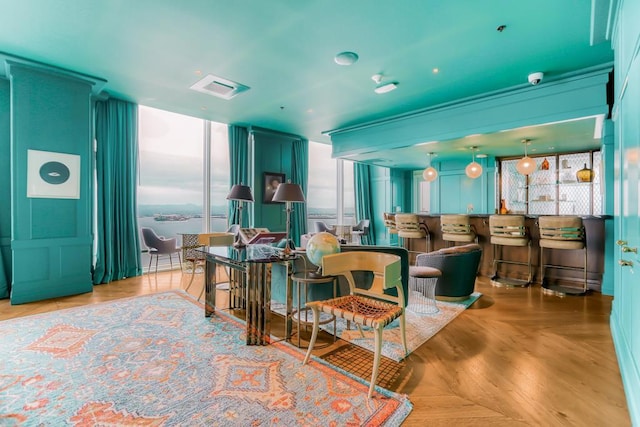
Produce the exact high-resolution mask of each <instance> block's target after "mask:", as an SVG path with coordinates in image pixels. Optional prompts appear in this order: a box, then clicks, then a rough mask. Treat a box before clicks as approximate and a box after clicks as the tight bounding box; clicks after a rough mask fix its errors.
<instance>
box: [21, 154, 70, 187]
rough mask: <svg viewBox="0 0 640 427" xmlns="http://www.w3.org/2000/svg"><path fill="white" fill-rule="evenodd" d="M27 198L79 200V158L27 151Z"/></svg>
mask: <svg viewBox="0 0 640 427" xmlns="http://www.w3.org/2000/svg"><path fill="white" fill-rule="evenodd" d="M27 197H33V198H46V199H79V198H80V156H78V155H76V154H65V153H54V152H51V151H39V150H27Z"/></svg>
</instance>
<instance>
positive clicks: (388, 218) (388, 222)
mask: <svg viewBox="0 0 640 427" xmlns="http://www.w3.org/2000/svg"><path fill="white" fill-rule="evenodd" d="M384 226H385V227H387V228H393V229H395V228H396V216H395V215H394V214H390V213H386V212H385V213H384Z"/></svg>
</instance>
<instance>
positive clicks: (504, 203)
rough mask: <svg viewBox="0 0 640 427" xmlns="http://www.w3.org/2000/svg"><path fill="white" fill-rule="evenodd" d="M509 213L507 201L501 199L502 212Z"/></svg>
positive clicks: (503, 213)
mask: <svg viewBox="0 0 640 427" xmlns="http://www.w3.org/2000/svg"><path fill="white" fill-rule="evenodd" d="M506 213H507V202H506V201H505V200H504V199H501V200H500V214H502V215H505V214H506Z"/></svg>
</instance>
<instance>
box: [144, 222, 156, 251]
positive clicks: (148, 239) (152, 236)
mask: <svg viewBox="0 0 640 427" xmlns="http://www.w3.org/2000/svg"><path fill="white" fill-rule="evenodd" d="M142 241H143V242H144V245H145V246H146V247H147V248H148V249H157V247H158V242H159V241H160V238H159V237H158V235H157V234H156V233H155V231H153V230H152V229H150V228H148V227H142Z"/></svg>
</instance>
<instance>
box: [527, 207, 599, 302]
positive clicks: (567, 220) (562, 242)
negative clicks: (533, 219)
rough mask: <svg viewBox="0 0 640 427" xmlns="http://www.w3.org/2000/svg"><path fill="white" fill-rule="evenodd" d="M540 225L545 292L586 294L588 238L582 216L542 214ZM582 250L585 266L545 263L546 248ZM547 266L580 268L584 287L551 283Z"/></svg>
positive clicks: (541, 270) (542, 280) (541, 273)
mask: <svg viewBox="0 0 640 427" xmlns="http://www.w3.org/2000/svg"><path fill="white" fill-rule="evenodd" d="M538 225H539V227H540V283H541V284H542V288H543V292H544V293H548V294H553V295H557V296H565V295H585V294H586V293H587V292H588V290H589V288H588V286H587V238H586V233H585V229H584V226H583V224H582V218H580V217H577V216H541V217H540V218H538ZM545 248H547V249H562V250H582V251H584V265H583V267H573V266H567V265H553V264H545V262H544V249H545ZM545 268H556V269H565V270H578V271H582V272H583V273H582V274H583V279H584V282H583V285H582V288H575V287H570V286H561V285H550V284H549V283H547V282H546V281H545V278H544V273H545Z"/></svg>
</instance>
